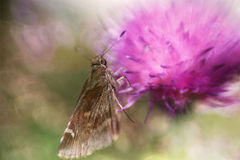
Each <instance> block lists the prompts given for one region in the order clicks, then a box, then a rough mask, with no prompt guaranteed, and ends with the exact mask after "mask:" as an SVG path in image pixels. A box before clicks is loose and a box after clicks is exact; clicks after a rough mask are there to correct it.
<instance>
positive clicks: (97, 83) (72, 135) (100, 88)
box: [58, 55, 119, 158]
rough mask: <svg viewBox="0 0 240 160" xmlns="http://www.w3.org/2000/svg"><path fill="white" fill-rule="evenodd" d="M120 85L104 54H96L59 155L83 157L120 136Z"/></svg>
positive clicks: (65, 132) (65, 133) (64, 134)
mask: <svg viewBox="0 0 240 160" xmlns="http://www.w3.org/2000/svg"><path fill="white" fill-rule="evenodd" d="M116 87H117V82H116V80H115V79H114V74H113V73H112V71H111V70H110V69H109V68H108V67H107V62H106V60H105V59H104V57H103V55H97V56H95V57H94V58H93V60H92V70H91V74H90V76H89V78H88V79H87V81H86V82H85V84H84V85H83V88H82V91H81V94H80V96H79V99H78V102H77V105H76V108H75V110H74V112H73V114H72V116H71V117H70V120H69V122H68V124H67V127H66V129H65V131H64V133H63V136H62V138H61V140H60V145H59V152H58V156H59V157H62V158H81V157H84V156H87V155H90V154H91V153H93V152H94V151H95V150H98V149H101V148H103V147H106V146H108V145H110V144H111V143H112V141H113V140H114V139H116V137H117V134H118V132H119V115H118V114H117V112H116V109H115V106H116V102H117V101H118V100H117V96H116Z"/></svg>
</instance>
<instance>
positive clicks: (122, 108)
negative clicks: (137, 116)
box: [113, 94, 135, 123]
mask: <svg viewBox="0 0 240 160" xmlns="http://www.w3.org/2000/svg"><path fill="white" fill-rule="evenodd" d="M113 99H114V100H115V102H116V103H117V105H118V106H119V107H120V108H121V109H120V110H118V111H117V112H119V111H123V112H124V113H125V114H126V116H127V118H128V119H129V120H130V121H131V122H133V123H135V121H134V120H133V119H132V118H131V117H130V116H129V114H128V113H127V111H125V110H124V108H125V107H123V106H122V105H121V103H120V102H119V100H118V98H117V96H116V95H115V94H113ZM127 108H128V107H127Z"/></svg>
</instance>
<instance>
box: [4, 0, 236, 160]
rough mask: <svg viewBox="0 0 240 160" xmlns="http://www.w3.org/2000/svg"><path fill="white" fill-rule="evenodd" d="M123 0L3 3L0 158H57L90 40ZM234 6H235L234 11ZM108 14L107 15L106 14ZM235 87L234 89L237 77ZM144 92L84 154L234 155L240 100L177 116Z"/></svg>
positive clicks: (117, 157) (117, 158)
mask: <svg viewBox="0 0 240 160" xmlns="http://www.w3.org/2000/svg"><path fill="white" fill-rule="evenodd" d="M127 3H129V2H128V1H127V0H122V1H121V2H120V1H117V0H115V1H113V0H89V1H83V0H68V1H64V0H51V1H50V0H7V1H6V0H1V1H0V8H1V11H0V20H1V21H0V33H1V34H0V35H1V37H0V159H1V160H15V159H18V160H33V159H34V160H54V159H60V158H58V157H57V150H58V144H59V140H60V137H61V135H62V133H63V131H64V129H65V127H66V124H67V121H68V120H69V117H70V115H71V113H72V111H73V109H74V106H75V104H76V100H77V98H78V96H79V93H80V91H81V87H82V85H83V83H84V81H85V80H86V79H87V77H88V74H89V71H90V61H89V60H88V58H91V57H93V56H94V54H96V53H97V52H96V49H95V48H94V45H95V44H97V43H100V42H97V38H96V37H98V36H99V35H100V34H101V33H100V31H101V29H100V28H103V29H104V24H103V23H102V19H103V18H107V17H108V18H110V19H111V17H110V16H109V15H111V16H112V17H114V15H117V14H118V13H116V12H115V10H116V9H119V8H124V6H125V5H127ZM237 8H238V7H235V8H234V7H233V10H235V11H237V12H238V10H237ZM107 15H108V16H107ZM231 91H232V92H234V94H235V95H237V96H238V95H239V93H240V90H239V83H236V84H233V86H232V90H231ZM148 101H149V98H148V96H147V95H146V96H145V97H143V98H142V99H141V100H139V101H138V102H137V103H136V104H135V105H134V106H133V107H131V108H130V109H129V110H128V111H129V113H130V114H131V116H132V118H133V119H135V120H136V121H137V122H136V123H135V124H133V123H131V122H130V121H129V120H128V119H127V118H126V116H125V115H122V121H121V133H120V136H119V139H118V141H116V143H114V144H113V145H112V146H109V147H107V148H106V149H103V150H100V151H97V152H95V153H94V154H93V155H91V156H88V157H87V158H85V159H89V160H91V159H92V160H93V159H98V160H101V159H102V160H103V159H104V160H124V159H138V160H202V159H204V160H215V159H216V160H238V159H240V153H239V151H240V116H239V115H240V104H235V105H232V106H228V107H226V108H211V107H209V106H206V104H201V103H195V104H193V105H194V107H193V108H194V109H193V110H192V111H191V112H189V113H188V114H187V115H182V116H177V117H176V118H175V119H173V118H171V117H170V116H169V115H168V114H166V113H164V112H162V111H161V110H160V109H159V108H160V107H161V106H156V107H155V108H154V110H153V112H152V113H151V115H150V117H149V121H148V123H147V124H144V122H143V121H144V119H145V116H146V113H147V109H148V106H149V103H148Z"/></svg>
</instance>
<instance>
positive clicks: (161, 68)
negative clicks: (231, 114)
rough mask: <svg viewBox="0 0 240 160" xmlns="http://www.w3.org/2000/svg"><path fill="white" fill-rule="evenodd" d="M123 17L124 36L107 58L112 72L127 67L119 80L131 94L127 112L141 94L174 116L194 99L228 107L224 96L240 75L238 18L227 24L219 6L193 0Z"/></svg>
mask: <svg viewBox="0 0 240 160" xmlns="http://www.w3.org/2000/svg"><path fill="white" fill-rule="evenodd" d="M125 14H126V12H125ZM127 15H128V17H129V18H124V20H123V21H122V25H121V26H120V27H119V28H117V29H116V32H118V34H120V33H121V32H122V31H123V30H125V31H126V34H125V35H123V36H122V37H121V39H120V40H119V41H118V42H117V43H116V44H115V45H114V47H113V48H112V54H111V55H109V56H110V57H108V58H109V59H110V62H111V64H112V66H111V67H112V69H113V70H114V71H116V70H117V69H118V68H120V67H125V68H126V69H125V71H124V72H123V73H122V75H126V76H127V78H128V79H129V81H130V83H131V85H132V87H133V88H134V89H135V90H134V92H133V93H131V95H130V100H129V105H128V106H127V107H129V106H130V105H131V104H132V103H134V102H135V101H136V100H137V99H139V98H140V97H141V96H142V95H144V94H145V93H150V94H151V96H152V99H151V103H152V104H154V102H157V101H161V102H162V103H163V104H164V105H165V107H167V109H168V110H169V111H170V113H171V115H172V116H173V115H174V113H175V112H177V111H184V110H185V109H186V104H188V103H189V102H191V101H192V100H193V99H199V100H205V102H206V101H207V102H210V101H209V100H210V99H212V100H219V101H221V102H224V103H225V104H226V103H230V102H232V100H233V99H232V98H231V97H224V96H223V93H224V92H225V91H226V86H227V84H229V82H232V80H233V79H234V78H235V76H236V75H237V74H238V73H239V71H240V43H239V40H240V29H239V28H240V25H239V24H238V23H237V22H239V20H240V19H239V17H235V20H236V21H234V19H231V18H233V17H232V15H230V14H229V13H228V12H227V9H225V8H224V5H223V4H216V3H215V4H213V3H210V2H207V1H206V2H205V3H203V2H202V1H201V2H200V1H191V0H181V1H178V3H177V2H176V3H173V2H172V3H170V5H161V4H158V3H150V4H147V5H145V6H144V7H142V8H141V7H140V8H138V9H132V10H129V13H127ZM111 36H112V35H111ZM127 107H125V108H127ZM151 108H152V105H151V106H150V110H151Z"/></svg>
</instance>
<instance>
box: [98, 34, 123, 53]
mask: <svg viewBox="0 0 240 160" xmlns="http://www.w3.org/2000/svg"><path fill="white" fill-rule="evenodd" d="M125 33H126V31H123V32H122V33H121V34H120V36H119V37H118V39H117V40H116V41H114V42H112V43H111V44H110V45H109V46H108V47H107V48H106V49H104V50H103V52H102V53H103V55H105V54H106V53H108V51H109V50H111V49H112V47H113V46H114V45H115V44H116V43H117V42H118V41H119V40H120V39H121V38H122V36H123V35H124V34H125Z"/></svg>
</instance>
